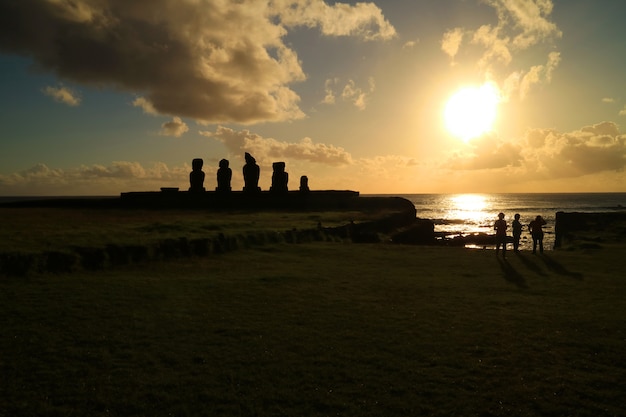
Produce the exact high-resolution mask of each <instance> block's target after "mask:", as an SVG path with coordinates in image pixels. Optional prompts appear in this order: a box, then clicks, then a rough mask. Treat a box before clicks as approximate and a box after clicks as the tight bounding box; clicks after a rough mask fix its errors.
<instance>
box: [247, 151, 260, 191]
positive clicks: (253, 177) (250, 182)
mask: <svg viewBox="0 0 626 417" xmlns="http://www.w3.org/2000/svg"><path fill="white" fill-rule="evenodd" d="M245 159H246V164H245V165H244V166H243V181H244V186H243V190H244V191H246V192H249V193H256V192H258V191H261V188H260V187H259V176H260V174H261V168H259V166H258V165H257V164H256V159H254V157H253V156H252V155H250V154H249V153H248V152H246V155H245Z"/></svg>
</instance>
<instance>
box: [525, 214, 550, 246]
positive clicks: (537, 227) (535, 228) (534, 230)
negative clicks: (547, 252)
mask: <svg viewBox="0 0 626 417" xmlns="http://www.w3.org/2000/svg"><path fill="white" fill-rule="evenodd" d="M545 224H546V221H545V220H544V219H543V217H541V216H537V217H535V220H533V221H532V222H530V224H529V225H528V231H529V232H530V234H531V235H532V237H533V254H535V253H537V243H539V252H540V253H543V226H544V225H545Z"/></svg>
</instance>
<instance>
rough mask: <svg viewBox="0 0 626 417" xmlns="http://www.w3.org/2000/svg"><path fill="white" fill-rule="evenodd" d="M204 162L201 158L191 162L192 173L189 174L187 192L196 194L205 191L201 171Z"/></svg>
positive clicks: (202, 172)
mask: <svg viewBox="0 0 626 417" xmlns="http://www.w3.org/2000/svg"><path fill="white" fill-rule="evenodd" d="M202 165H204V161H202V158H195V159H194V160H193V161H191V169H192V171H191V172H190V173H189V191H191V192H194V193H197V192H202V191H205V189H204V171H202Z"/></svg>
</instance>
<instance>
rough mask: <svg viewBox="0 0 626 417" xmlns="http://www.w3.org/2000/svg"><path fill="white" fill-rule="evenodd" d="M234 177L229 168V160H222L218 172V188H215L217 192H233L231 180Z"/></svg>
mask: <svg viewBox="0 0 626 417" xmlns="http://www.w3.org/2000/svg"><path fill="white" fill-rule="evenodd" d="M232 177H233V171H232V170H231V169H230V168H229V167H228V159H222V160H221V161H220V167H219V169H218V170H217V188H215V191H219V192H229V191H230V190H231V188H230V180H231V178H232Z"/></svg>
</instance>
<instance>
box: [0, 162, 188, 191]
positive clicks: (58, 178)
mask: <svg viewBox="0 0 626 417" xmlns="http://www.w3.org/2000/svg"><path fill="white" fill-rule="evenodd" d="M190 171H191V167H189V166H188V165H183V166H179V167H168V166H167V165H166V164H165V163H163V162H157V163H155V164H153V165H152V166H151V167H144V166H142V165H141V164H140V163H138V162H130V161H117V162H113V163H111V164H110V165H108V166H105V165H98V164H97V165H90V166H86V165H81V166H79V167H76V168H70V169H61V168H50V167H48V166H47V165H46V164H43V163H39V164H37V165H35V166H33V167H31V168H29V169H26V170H24V171H21V172H17V173H14V174H10V175H0V193H1V194H4V195H42V196H45V195H117V194H119V193H120V192H123V191H137V190H155V191H156V190H159V189H160V187H179V188H181V189H186V187H188V185H189V172H190Z"/></svg>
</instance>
